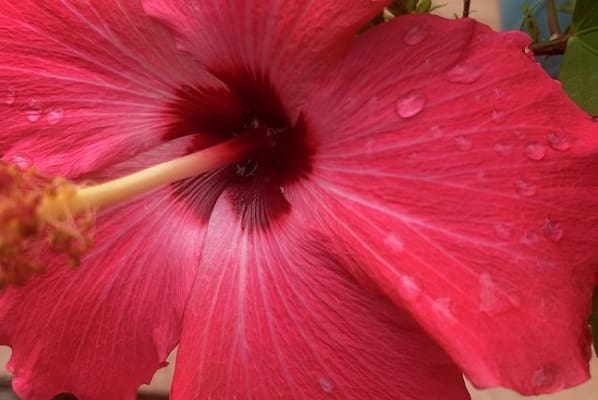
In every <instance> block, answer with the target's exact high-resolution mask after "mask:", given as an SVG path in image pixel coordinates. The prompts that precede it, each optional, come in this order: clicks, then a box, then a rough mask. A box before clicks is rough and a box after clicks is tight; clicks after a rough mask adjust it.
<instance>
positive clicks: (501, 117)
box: [490, 109, 507, 124]
mask: <svg viewBox="0 0 598 400" xmlns="http://www.w3.org/2000/svg"><path fill="white" fill-rule="evenodd" d="M490 118H491V119H492V121H494V122H496V123H497V124H501V123H503V122H505V120H506V119H507V113H505V112H504V111H502V110H498V109H494V110H492V112H491V113H490Z"/></svg>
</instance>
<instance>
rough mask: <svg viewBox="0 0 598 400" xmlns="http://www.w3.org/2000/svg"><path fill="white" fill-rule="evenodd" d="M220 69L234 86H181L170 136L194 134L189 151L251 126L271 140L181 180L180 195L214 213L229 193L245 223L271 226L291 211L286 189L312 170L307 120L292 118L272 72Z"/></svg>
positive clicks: (249, 226) (204, 213) (255, 226)
mask: <svg viewBox="0 0 598 400" xmlns="http://www.w3.org/2000/svg"><path fill="white" fill-rule="evenodd" d="M215 75H216V76H218V77H219V78H220V79H221V80H222V81H223V82H224V83H225V84H226V86H227V88H228V90H227V89H208V90H205V89H202V88H201V87H196V86H185V87H181V88H179V89H178V90H177V92H176V97H177V100H176V101H175V102H174V103H172V104H171V105H170V109H169V112H170V113H172V114H173V115H174V116H175V117H176V123H175V124H173V125H172V126H171V127H170V128H169V130H168V131H167V133H166V135H165V136H164V140H165V141H169V140H173V139H176V138H178V137H181V136H187V135H194V140H193V145H192V146H191V148H190V149H189V152H193V151H198V150H200V149H202V148H205V147H208V146H212V145H214V144H216V143H219V142H222V141H225V140H228V139H230V138H232V137H234V136H239V135H244V134H248V133H250V132H252V133H255V132H258V133H261V134H262V135H263V136H264V137H267V138H268V140H266V141H264V143H265V144H264V145H263V146H261V147H260V149H259V150H258V151H257V152H253V153H252V154H248V156H247V158H246V159H244V160H241V161H239V162H237V163H236V164H234V165H231V166H229V167H227V168H225V169H223V170H221V171H217V172H214V173H210V174H206V175H203V176H199V177H197V178H195V179H192V180H190V181H189V182H185V183H183V184H182V185H181V184H178V185H177V190H176V195H177V197H182V198H184V199H186V201H188V202H189V204H191V205H193V207H194V208H196V209H197V211H198V214H199V215H200V217H201V218H209V215H210V211H211V208H212V206H213V204H214V202H215V201H216V200H217V199H218V198H219V197H220V196H221V195H223V194H224V195H225V196H226V198H227V200H228V202H229V203H230V205H231V207H233V209H234V211H235V213H236V214H237V215H238V216H239V218H240V219H241V222H242V225H243V226H244V227H245V228H247V229H265V228H267V227H268V226H270V224H271V223H272V222H273V221H274V220H276V219H277V218H281V217H283V216H284V215H286V214H287V213H288V212H289V211H290V204H289V202H288V199H287V197H286V196H285V189H286V188H287V187H288V186H289V185H291V184H293V183H294V182H296V181H298V180H299V179H302V178H304V177H305V176H307V174H308V173H309V169H310V161H309V160H310V147H309V145H308V143H307V137H306V124H305V121H304V119H303V118H302V117H301V116H300V117H299V118H298V120H297V121H295V122H293V121H291V119H290V118H289V117H288V116H287V114H286V112H285V111H284V107H283V106H282V104H281V102H280V99H279V97H278V95H277V94H276V92H275V90H274V88H273V87H272V85H271V84H270V83H269V80H268V79H267V78H265V77H263V76H254V75H253V74H250V73H238V72H235V73H222V72H221V73H217V74H215ZM198 196H199V197H200V198H201V199H202V201H201V202H198V200H197V198H198Z"/></svg>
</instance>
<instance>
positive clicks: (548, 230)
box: [542, 218, 563, 242]
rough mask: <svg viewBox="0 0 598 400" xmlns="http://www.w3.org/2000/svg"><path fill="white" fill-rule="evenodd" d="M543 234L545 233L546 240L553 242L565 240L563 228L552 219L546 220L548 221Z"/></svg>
mask: <svg viewBox="0 0 598 400" xmlns="http://www.w3.org/2000/svg"><path fill="white" fill-rule="evenodd" d="M542 232H544V236H545V237H546V239H548V240H551V241H553V242H558V241H559V240H561V239H562V238H563V228H561V224H559V223H558V222H556V221H553V220H551V219H550V218H546V221H544V226H543V227H542Z"/></svg>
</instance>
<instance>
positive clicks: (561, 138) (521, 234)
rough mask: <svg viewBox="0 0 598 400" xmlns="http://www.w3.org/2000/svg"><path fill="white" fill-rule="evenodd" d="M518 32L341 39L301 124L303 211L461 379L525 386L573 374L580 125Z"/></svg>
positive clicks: (588, 202) (581, 327)
mask: <svg viewBox="0 0 598 400" xmlns="http://www.w3.org/2000/svg"><path fill="white" fill-rule="evenodd" d="M528 40H529V39H528V38H527V37H525V36H524V35H522V34H520V33H516V32H512V33H502V34H497V33H493V32H491V31H490V29H489V28H487V27H486V26H483V25H481V24H478V23H476V22H474V21H472V20H459V21H449V20H443V19H440V18H437V17H433V16H410V17H404V18H399V19H397V20H396V21H394V22H392V23H389V24H385V25H384V26H381V27H379V28H377V29H375V30H373V31H371V32H369V33H368V34H366V35H364V36H362V37H361V38H359V39H358V40H357V42H356V43H355V46H354V48H353V49H352V52H351V53H350V55H349V56H348V58H347V59H346V60H345V61H344V63H343V65H342V66H340V67H339V69H338V70H337V71H335V72H334V73H333V74H331V76H330V78H329V79H328V80H327V81H326V82H325V83H324V84H323V85H322V87H321V88H320V89H319V93H320V95H319V96H318V98H317V99H314V101H313V102H311V103H310V104H309V105H307V106H306V110H305V116H306V120H307V125H308V126H309V127H310V128H309V131H310V132H311V134H312V136H313V141H314V143H315V147H316V150H315V152H316V154H315V155H314V157H313V170H312V177H311V179H312V181H313V182H315V183H316V184H318V185H319V186H320V187H321V188H323V189H325V191H326V192H327V193H328V195H320V196H319V197H317V198H314V199H311V201H312V206H313V207H314V209H315V210H318V209H323V210H325V211H324V212H323V213H322V214H321V215H318V216H317V217H316V218H319V219H321V220H324V221H329V224H330V225H331V226H332V227H333V229H334V230H335V231H336V232H338V240H339V241H342V242H343V246H344V247H345V248H347V249H348V250H347V251H349V252H350V253H351V254H353V255H354V257H356V258H358V259H359V260H362V261H363V263H364V264H365V265H367V266H368V268H367V269H366V270H365V272H366V273H367V275H368V276H369V277H370V278H371V279H373V280H375V281H376V282H377V283H378V285H379V287H381V288H383V289H384V291H385V292H386V293H388V295H389V296H391V297H392V298H393V299H394V300H395V301H396V302H397V303H398V304H403V305H404V306H405V307H407V308H408V309H409V310H410V311H411V312H412V313H413V315H414V316H415V317H416V319H417V320H418V321H419V322H420V323H422V324H423V326H424V327H425V328H426V329H427V330H428V331H429V332H430V333H431V334H432V335H433V336H434V337H435V338H436V339H437V340H438V341H439V342H440V343H441V344H442V345H443V346H444V348H445V349H446V350H447V351H448V352H449V354H450V355H451V356H452V357H453V358H454V359H455V360H456V361H457V362H458V363H459V365H460V366H461V367H462V368H463V369H464V370H465V372H466V374H467V375H468V376H469V377H470V378H471V379H472V380H473V382H474V383H475V384H476V385H478V386H482V387H487V386H497V385H502V386H507V387H510V388H514V389H516V390H518V391H520V392H523V393H526V394H531V393H544V392H551V391H555V390H558V389H560V388H563V387H566V386H571V385H575V384H578V383H580V382H582V381H584V380H585V379H587V377H588V360H589V354H590V353H589V335H588V327H587V318H588V315H589V310H590V308H589V307H590V298H591V290H592V286H593V285H594V284H595V283H596V275H597V274H596V272H597V268H596V266H597V265H598V254H597V252H596V243H598V230H596V224H597V223H598V215H597V212H596V210H598V207H597V205H598V204H597V203H598V176H597V175H596V173H595V171H596V169H597V168H598V158H597V157H596V155H597V151H598V125H597V124H595V123H592V121H591V119H590V118H589V117H588V116H586V115H584V114H583V113H582V112H581V111H580V110H579V109H578V108H577V107H576V106H575V105H574V104H573V103H572V102H571V101H570V100H569V99H567V98H566V96H565V94H564V93H563V92H562V90H561V89H560V85H559V84H558V83H557V82H555V81H553V80H551V79H550V78H549V77H548V76H547V75H546V74H545V73H544V72H543V71H542V70H541V68H540V67H539V66H538V65H536V64H535V63H534V62H533V61H532V60H530V58H529V57H528V55H526V54H524V51H523V49H524V47H525V46H526V44H527V43H528ZM366 72H367V73H366ZM348 82H350V84H348ZM331 99H339V101H334V100H331ZM420 292H421V295H419V293H420ZM414 293H417V296H415V295H414Z"/></svg>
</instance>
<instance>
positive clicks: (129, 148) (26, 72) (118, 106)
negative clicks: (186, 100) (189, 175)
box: [0, 0, 222, 176]
mask: <svg viewBox="0 0 598 400" xmlns="http://www.w3.org/2000/svg"><path fill="white" fill-rule="evenodd" d="M0 47H1V48H2V52H0V128H1V129H0V132H1V133H0V156H1V155H2V153H7V152H8V154H5V156H4V158H5V159H6V160H9V161H13V162H15V163H17V164H19V165H23V166H25V165H27V164H31V163H35V165H36V166H37V167H38V168H40V169H42V170H44V171H45V172H47V173H51V174H52V173H54V174H67V175H69V176H73V175H78V174H81V173H86V172H88V171H92V170H94V169H96V168H98V167H101V166H105V165H110V164H111V163H114V162H118V161H120V160H123V159H126V158H128V157H130V156H131V155H134V154H136V153H139V152H142V151H145V150H147V149H148V148H151V147H152V146H155V145H157V144H159V143H160V141H161V138H162V136H163V135H165V133H166V127H168V126H169V125H171V124H174V123H176V122H177V121H175V120H173V119H174V118H173V116H172V115H169V114H168V109H167V106H168V104H170V103H171V102H174V101H176V100H177V96H176V93H175V92H176V90H177V89H180V88H181V86H182V85H183V84H185V85H195V86H201V87H203V88H204V89H205V88H206V87H222V84H220V83H218V81H216V80H215V79H214V78H210V77H209V76H208V74H207V73H206V72H205V71H204V70H202V69H201V68H198V66H197V65H196V64H195V63H192V62H191V61H190V60H189V59H188V58H186V57H184V56H182V55H181V54H180V52H178V51H177V50H176V48H175V44H174V39H173V38H172V35H171V34H169V33H168V32H166V30H164V29H162V27H161V26H158V24H156V23H153V22H152V21H151V20H149V19H148V18H147V16H146V15H145V14H144V13H143V11H142V10H141V8H140V6H139V4H138V2H137V1H125V2H123V1H119V0H97V1H50V2H40V1H33V0H23V1H19V2H18V4H17V3H14V2H12V1H4V0H3V1H0ZM196 97H199V96H198V95H196ZM9 147H12V148H11V150H10V151H8V149H9Z"/></svg>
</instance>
